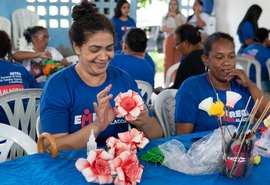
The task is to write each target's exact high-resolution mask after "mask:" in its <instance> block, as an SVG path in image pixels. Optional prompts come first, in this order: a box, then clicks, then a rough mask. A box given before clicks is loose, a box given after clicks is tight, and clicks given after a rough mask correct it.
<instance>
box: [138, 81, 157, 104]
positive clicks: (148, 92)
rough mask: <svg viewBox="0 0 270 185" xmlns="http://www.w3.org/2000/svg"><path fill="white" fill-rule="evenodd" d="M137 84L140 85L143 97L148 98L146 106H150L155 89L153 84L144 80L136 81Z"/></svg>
mask: <svg viewBox="0 0 270 185" xmlns="http://www.w3.org/2000/svg"><path fill="white" fill-rule="evenodd" d="M135 81H136V83H137V84H138V88H139V89H140V91H141V95H142V97H145V96H146V104H147V105H149V104H150V100H151V96H152V93H153V87H152V85H151V84H149V83H148V82H145V81H142V80H135Z"/></svg>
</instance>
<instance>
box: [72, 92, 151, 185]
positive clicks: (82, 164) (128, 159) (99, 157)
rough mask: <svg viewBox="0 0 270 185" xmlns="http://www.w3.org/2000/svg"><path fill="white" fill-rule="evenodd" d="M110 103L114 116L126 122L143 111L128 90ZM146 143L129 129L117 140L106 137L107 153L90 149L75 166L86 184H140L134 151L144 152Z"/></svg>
mask: <svg viewBox="0 0 270 185" xmlns="http://www.w3.org/2000/svg"><path fill="white" fill-rule="evenodd" d="M114 100H115V108H114V110H115V111H116V113H117V116H118V117H125V118H126V119H127V120H135V119H136V118H137V117H138V116H139V115H140V112H141V110H143V108H144V102H143V100H142V98H141V97H140V95H139V94H138V93H136V92H134V91H132V90H129V91H128V92H126V93H119V95H118V96H117V97H116V98H115V99H114ZM148 142H149V140H148V139H147V138H146V137H144V134H143V132H140V131H138V130H137V129H135V128H133V129H131V130H130V131H127V132H124V133H118V139H117V138H115V137H109V138H108V139H107V140H106V146H107V148H108V152H107V151H105V150H104V149H92V150H90V151H89V154H88V157H87V159H84V158H80V159H78V160H77V161H76V163H75V166H76V168H77V169H78V170H79V171H80V172H82V174H83V176H84V177H85V179H86V180H87V182H94V183H99V184H109V183H114V184H116V185H118V184H119V185H120V184H121V185H129V184H132V185H134V184H136V183H139V182H140V180H141V177H142V173H143V168H144V167H143V166H142V165H140V164H139V160H138V157H137V148H140V149H142V148H144V147H145V145H146V144H147V143H148ZM90 145H91V146H95V144H93V145H92V144H90Z"/></svg>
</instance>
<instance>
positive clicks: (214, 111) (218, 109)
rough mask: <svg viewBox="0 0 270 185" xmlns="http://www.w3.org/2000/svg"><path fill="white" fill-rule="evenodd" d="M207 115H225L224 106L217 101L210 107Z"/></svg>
mask: <svg viewBox="0 0 270 185" xmlns="http://www.w3.org/2000/svg"><path fill="white" fill-rule="evenodd" d="M208 114H209V115H211V116H218V117H222V116H224V114H225V111H224V104H223V103H222V102H221V101H217V102H215V103H214V104H212V106H211V107H210V109H209V111H208Z"/></svg>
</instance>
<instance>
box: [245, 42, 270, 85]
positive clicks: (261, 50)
mask: <svg viewBox="0 0 270 185" xmlns="http://www.w3.org/2000/svg"><path fill="white" fill-rule="evenodd" d="M242 54H244V55H248V56H249V57H251V58H255V59H256V60H258V62H260V64H261V79H262V81H266V80H269V75H268V71H267V66H266V61H267V59H269V58H270V49H268V48H267V47H265V46H263V45H262V44H258V43H254V44H251V45H250V46H248V47H247V48H245V49H244V50H243V53H242ZM250 79H251V80H252V81H253V82H255V83H256V72H255V67H254V66H252V67H251V68H250Z"/></svg>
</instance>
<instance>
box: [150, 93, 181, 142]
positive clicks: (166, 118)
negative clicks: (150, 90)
mask: <svg viewBox="0 0 270 185" xmlns="http://www.w3.org/2000/svg"><path fill="white" fill-rule="evenodd" d="M176 92H177V90H176V89H165V90H164V91H161V92H160V93H159V94H158V95H157V97H156V100H155V104H154V111H155V114H156V117H157V119H158V121H159V123H160V124H161V127H162V129H163V132H164V137H169V136H172V135H175V123H174V111H175V95H176Z"/></svg>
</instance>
